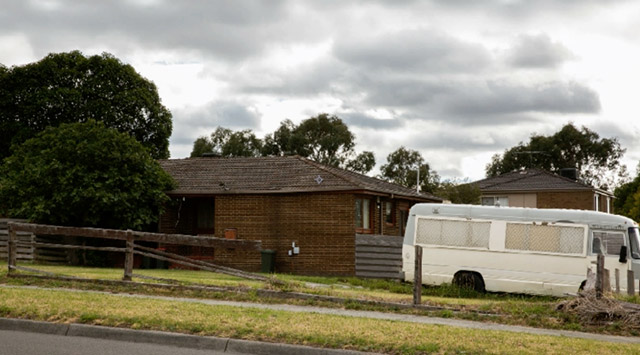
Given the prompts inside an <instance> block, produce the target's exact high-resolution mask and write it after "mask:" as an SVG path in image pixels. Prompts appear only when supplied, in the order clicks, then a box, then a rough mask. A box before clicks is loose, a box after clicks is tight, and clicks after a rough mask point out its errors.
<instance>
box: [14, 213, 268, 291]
mask: <svg viewBox="0 0 640 355" xmlns="http://www.w3.org/2000/svg"><path fill="white" fill-rule="evenodd" d="M7 226H8V240H7V259H8V275H9V276H11V275H12V273H13V272H14V270H24V271H30V272H40V273H43V274H47V272H44V271H40V270H36V269H31V268H25V267H20V266H18V265H17V261H18V253H19V251H20V250H21V248H25V247H26V246H28V245H29V246H30V247H31V248H38V247H40V248H50V249H67V250H94V251H106V252H119V253H124V254H125V261H124V276H123V277H122V279H123V280H124V281H131V279H132V277H133V276H134V274H133V257H134V254H137V255H142V256H146V257H150V258H154V259H158V260H163V261H168V262H171V263H175V264H179V265H183V266H187V267H192V268H196V269H200V270H206V271H212V272H217V273H221V274H227V275H232V276H237V277H241V278H246V279H252V280H260V281H270V282H273V280H272V279H270V278H267V277H265V276H262V275H258V274H254V273H250V272H246V271H243V270H238V269H234V268H230V267H226V266H221V265H216V264H213V263H211V262H205V261H202V260H196V259H192V258H189V257H186V256H182V255H178V254H174V253H169V252H166V251H161V250H157V249H154V248H149V247H145V246H142V245H138V244H136V242H155V243H161V244H177V245H189V246H200V247H219V248H234V249H238V250H255V251H260V250H262V242H261V241H254V240H242V239H224V238H215V237H199V236H192V235H183V234H163V233H148V232H139V231H132V230H118V229H102V228H87V227H64V226H52V225H46V224H33V223H21V222H8V224H7ZM25 233H31V234H32V235H37V236H68V237H69V236H70V237H84V238H98V239H106V240H120V241H124V242H125V246H124V247H97V246H88V245H71V244H59V243H51V242H49V243H43V242H39V241H38V239H36V238H32V239H31V240H30V241H29V242H24V241H22V240H20V239H19V238H18V237H19V236H20V235H24V234H25ZM135 276H136V277H139V275H135ZM147 278H149V277H147Z"/></svg>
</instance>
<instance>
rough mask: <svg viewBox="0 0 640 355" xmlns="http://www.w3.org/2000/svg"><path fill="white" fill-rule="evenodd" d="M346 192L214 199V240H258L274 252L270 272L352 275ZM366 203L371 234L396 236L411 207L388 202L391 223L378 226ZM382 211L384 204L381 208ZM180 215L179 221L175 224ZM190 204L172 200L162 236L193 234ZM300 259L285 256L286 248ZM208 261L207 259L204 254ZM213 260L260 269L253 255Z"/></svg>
mask: <svg viewBox="0 0 640 355" xmlns="http://www.w3.org/2000/svg"><path fill="white" fill-rule="evenodd" d="M356 196H357V197H359V198H362V197H365V196H363V195H354V194H352V193H299V194H274V195H218V196H216V197H215V203H214V205H215V220H214V227H215V232H214V235H215V236H216V237H221V238H223V237H224V236H225V230H226V229H228V228H234V229H236V230H237V238H239V239H251V240H261V241H262V248H263V249H272V250H275V251H276V263H275V266H276V271H278V272H286V273H298V274H316V275H353V274H354V273H355V239H354V237H355V222H354V218H355V198H356ZM370 198H371V206H372V208H371V222H372V223H373V227H374V228H373V230H372V232H373V233H374V234H385V235H395V236H401V232H402V230H401V228H400V223H402V222H401V214H400V209H401V208H402V209H405V210H408V209H409V208H410V207H411V205H412V204H413V203H412V202H409V201H405V200H398V199H393V200H387V199H384V198H381V202H385V201H392V202H394V213H395V214H396V218H395V223H394V224H393V225H387V224H386V223H384V222H383V223H382V228H383V229H382V231H380V209H379V208H378V207H377V205H376V201H377V199H376V197H370ZM382 206H384V204H382ZM178 210H179V211H180V220H179V222H178V223H177V224H176V221H177V218H178ZM195 216H196V199H193V198H186V200H185V201H182V199H181V198H179V199H175V200H174V201H173V203H172V204H170V205H169V206H168V208H167V210H166V212H165V213H164V214H163V215H162V216H161V218H160V224H159V228H160V231H161V232H162V233H180V234H197V232H196V229H195V225H196V217H195ZM292 242H295V243H296V246H298V247H300V254H299V255H295V256H288V253H287V252H288V251H289V250H290V249H292V247H291V243H292ZM167 250H169V251H172V252H179V253H180V254H183V255H188V254H185V253H188V252H189V250H187V249H185V248H179V247H168V249H167ZM207 256H208V255H207ZM213 259H214V260H215V261H216V262H217V263H220V264H222V265H226V266H231V267H236V268H240V269H244V270H250V271H257V270H260V265H261V255H260V253H259V252H242V251H240V250H232V249H220V248H217V249H216V250H215V251H214V257H213Z"/></svg>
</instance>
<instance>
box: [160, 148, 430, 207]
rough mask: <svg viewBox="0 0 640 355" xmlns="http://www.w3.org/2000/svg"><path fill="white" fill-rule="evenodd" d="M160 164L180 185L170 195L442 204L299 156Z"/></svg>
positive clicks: (218, 158)
mask: <svg viewBox="0 0 640 355" xmlns="http://www.w3.org/2000/svg"><path fill="white" fill-rule="evenodd" d="M159 162H160V165H161V166H162V168H163V169H164V170H165V171H166V172H167V173H169V175H171V176H172V177H173V178H174V180H176V182H177V183H178V187H177V188H176V189H175V190H173V191H171V194H174V195H181V194H184V195H207V194H258V193H260V194H274V193H292V192H323V191H368V192H375V193H383V194H393V195H396V196H402V197H407V198H411V199H416V200H421V201H442V199H440V198H438V197H435V196H433V195H431V194H426V193H422V194H418V193H416V192H415V191H414V190H413V189H408V188H405V187H403V186H399V185H396V184H392V183H388V182H385V181H382V180H379V179H376V178H372V177H368V176H365V175H362V174H358V173H354V172H350V171H346V170H343V169H339V168H335V167H331V166H326V165H322V164H319V163H316V162H314V161H311V160H309V159H305V158H302V157H299V156H286V157H259V158H243V157H237V158H221V157H205V158H187V159H168V160H160V161H159Z"/></svg>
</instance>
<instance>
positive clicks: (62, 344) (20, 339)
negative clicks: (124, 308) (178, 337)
mask: <svg viewBox="0 0 640 355" xmlns="http://www.w3.org/2000/svg"><path fill="white" fill-rule="evenodd" d="M0 344H2V345H1V346H0V355H45V354H46V355H86V354H91V355H125V354H126V355H138V354H139V355H149V354H153V355H205V354H224V352H217V351H213V350H198V349H188V348H180V347H176V346H170V345H156V344H149V343H133V342H128V341H118V340H107V339H97V338H87V337H76V336H62V335H51V334H41V333H31V332H22V331H8V330H0Z"/></svg>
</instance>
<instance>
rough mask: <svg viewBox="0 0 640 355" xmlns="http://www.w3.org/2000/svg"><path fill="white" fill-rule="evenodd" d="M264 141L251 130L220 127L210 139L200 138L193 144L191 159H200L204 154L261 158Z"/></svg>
mask: <svg viewBox="0 0 640 355" xmlns="http://www.w3.org/2000/svg"><path fill="white" fill-rule="evenodd" d="M261 150H262V140H260V139H259V138H257V137H256V135H255V134H254V133H253V131H251V130H250V129H245V130H242V131H235V132H234V131H232V130H230V129H228V128H224V127H218V128H216V130H215V131H214V132H213V133H211V136H210V137H200V138H198V139H196V141H195V142H193V150H192V151H191V157H192V158H193V157H200V156H202V155H203V154H204V153H214V154H217V155H220V156H224V157H256V156H260V152H261Z"/></svg>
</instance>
